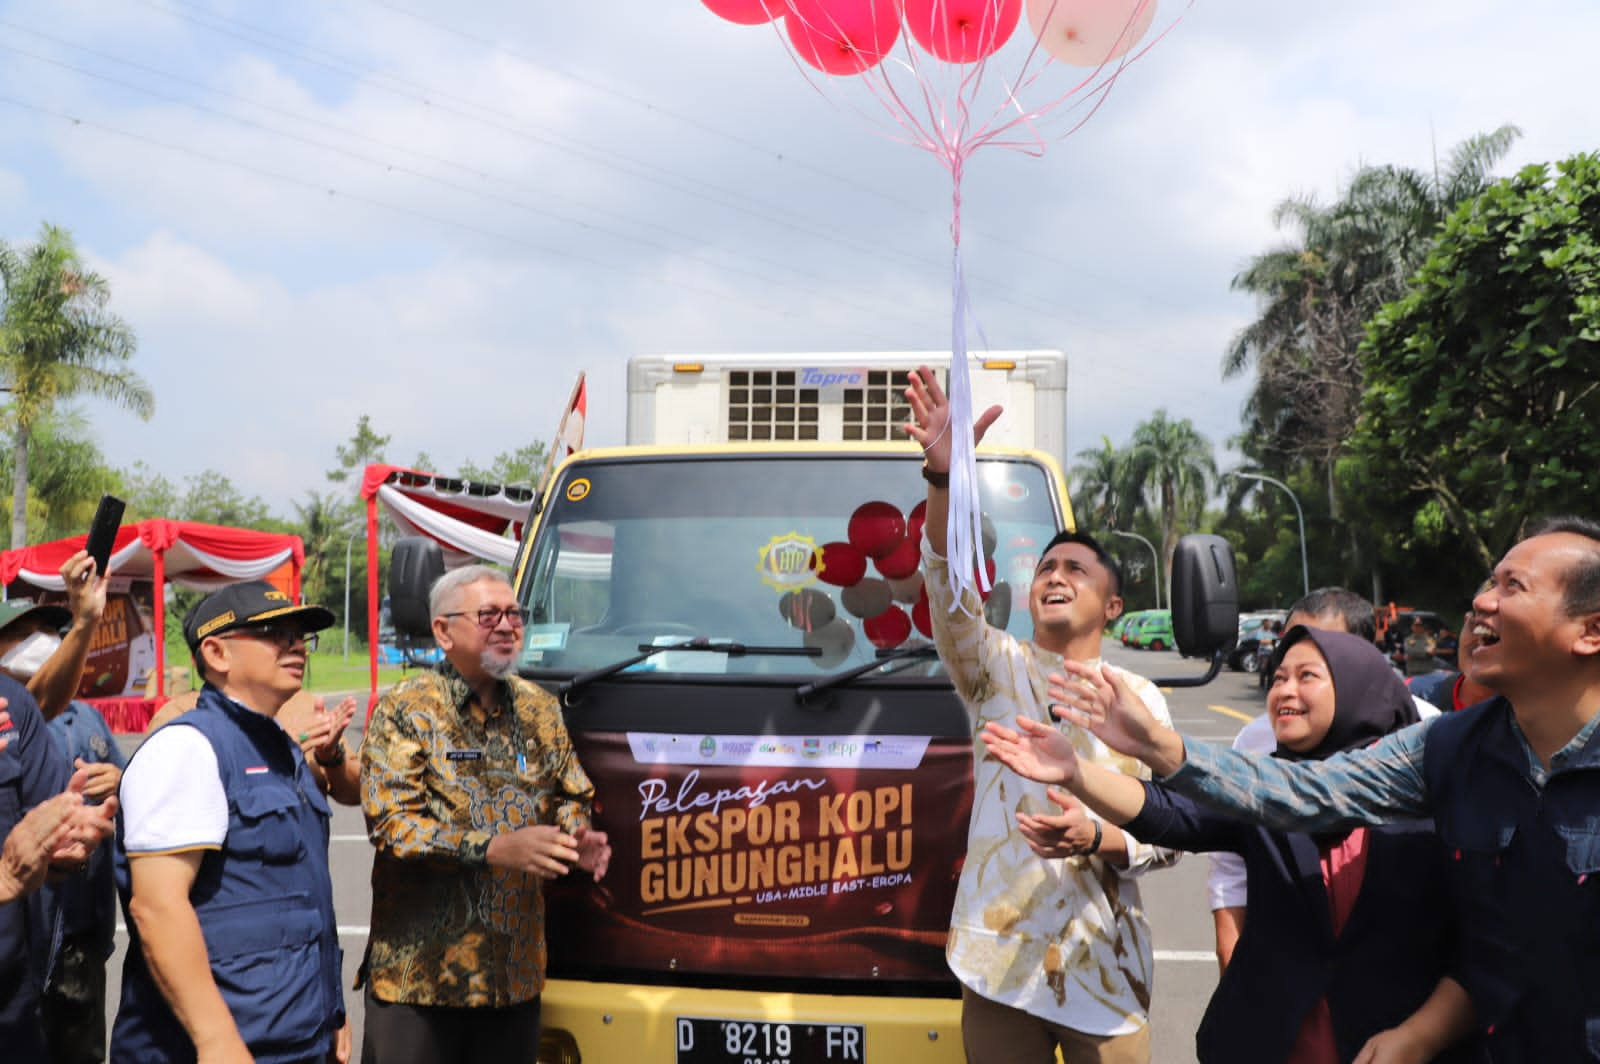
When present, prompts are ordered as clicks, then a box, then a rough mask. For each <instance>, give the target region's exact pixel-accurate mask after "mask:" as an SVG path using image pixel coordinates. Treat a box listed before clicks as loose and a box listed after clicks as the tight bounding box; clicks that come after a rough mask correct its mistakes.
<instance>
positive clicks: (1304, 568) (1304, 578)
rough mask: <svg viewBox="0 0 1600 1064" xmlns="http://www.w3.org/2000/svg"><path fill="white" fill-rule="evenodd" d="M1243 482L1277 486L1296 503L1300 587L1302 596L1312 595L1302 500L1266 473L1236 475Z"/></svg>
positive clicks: (1286, 486)
mask: <svg viewBox="0 0 1600 1064" xmlns="http://www.w3.org/2000/svg"><path fill="white" fill-rule="evenodd" d="M1233 475H1234V476H1236V477H1239V478H1240V479H1241V480H1264V481H1266V482H1267V483H1268V484H1275V485H1277V486H1278V487H1280V488H1282V489H1283V490H1284V492H1285V493H1287V494H1288V496H1289V501H1290V502H1292V503H1294V516H1295V520H1297V521H1299V522H1300V587H1301V594H1304V595H1309V594H1311V568H1310V566H1308V565H1307V564H1306V515H1305V511H1304V510H1301V509H1300V500H1299V499H1297V498H1296V497H1295V494H1294V489H1293V488H1291V487H1289V485H1287V484H1285V483H1284V482H1283V481H1281V480H1276V479H1274V478H1272V477H1269V476H1267V475H1266V474H1265V473H1235V474H1233Z"/></svg>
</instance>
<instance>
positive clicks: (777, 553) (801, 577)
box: [756, 532, 817, 591]
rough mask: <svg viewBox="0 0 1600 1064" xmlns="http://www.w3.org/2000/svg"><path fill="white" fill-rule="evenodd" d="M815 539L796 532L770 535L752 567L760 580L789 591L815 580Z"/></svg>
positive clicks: (780, 589)
mask: <svg viewBox="0 0 1600 1064" xmlns="http://www.w3.org/2000/svg"><path fill="white" fill-rule="evenodd" d="M816 559H817V541H816V540H814V539H812V538H811V537H810V536H802V535H801V534H800V533H798V532H786V533H784V534H783V535H781V536H773V537H772V538H771V539H769V540H767V545H766V546H765V547H762V548H761V561H760V562H759V563H757V565H756V568H757V569H758V570H759V571H760V573H761V582H762V583H764V584H767V585H769V586H771V587H775V588H777V589H778V590H779V591H792V590H793V589H795V588H799V587H805V586H806V585H807V584H813V583H815V582H816V580H817V560H816Z"/></svg>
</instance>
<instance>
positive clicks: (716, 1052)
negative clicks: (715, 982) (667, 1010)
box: [678, 1016, 867, 1064]
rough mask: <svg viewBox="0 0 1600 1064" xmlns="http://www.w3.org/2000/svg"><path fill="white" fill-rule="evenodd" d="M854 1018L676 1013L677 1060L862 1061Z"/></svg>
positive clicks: (745, 1063)
mask: <svg viewBox="0 0 1600 1064" xmlns="http://www.w3.org/2000/svg"><path fill="white" fill-rule="evenodd" d="M866 1053H867V1029H866V1028H865V1027H863V1026H862V1025H861V1024H859V1023H811V1022H805V1023H772V1022H770V1021H767V1020H712V1019H705V1018H703V1017H697V1016H696V1017H690V1016H680V1017H678V1064H862V1062H864V1061H865V1060H866Z"/></svg>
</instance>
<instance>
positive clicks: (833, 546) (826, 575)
mask: <svg viewBox="0 0 1600 1064" xmlns="http://www.w3.org/2000/svg"><path fill="white" fill-rule="evenodd" d="M817 553H818V554H819V555H821V558H820V561H821V562H822V564H821V565H820V566H819V567H818V569H817V579H818V580H821V581H822V582H823V583H824V584H832V585H833V586H834V587H849V586H851V585H852V584H854V583H856V582H857V581H859V580H860V579H861V578H862V577H863V576H866V575H867V556H866V555H865V554H864V553H862V551H861V549H860V548H859V547H856V546H854V545H852V544H849V543H845V542H843V541H835V542H833V543H824V544H823V545H822V546H820V547H818V548H817Z"/></svg>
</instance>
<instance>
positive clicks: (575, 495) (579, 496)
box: [567, 477, 590, 502]
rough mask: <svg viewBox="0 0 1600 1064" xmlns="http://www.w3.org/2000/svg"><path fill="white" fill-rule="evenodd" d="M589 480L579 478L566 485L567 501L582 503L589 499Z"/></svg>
mask: <svg viewBox="0 0 1600 1064" xmlns="http://www.w3.org/2000/svg"><path fill="white" fill-rule="evenodd" d="M589 487H590V484H589V478H588V477H579V478H578V479H577V480H574V481H573V482H572V483H571V484H568V485H567V501H568V502H582V501H583V500H584V499H587V498H588V497H589Z"/></svg>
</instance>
